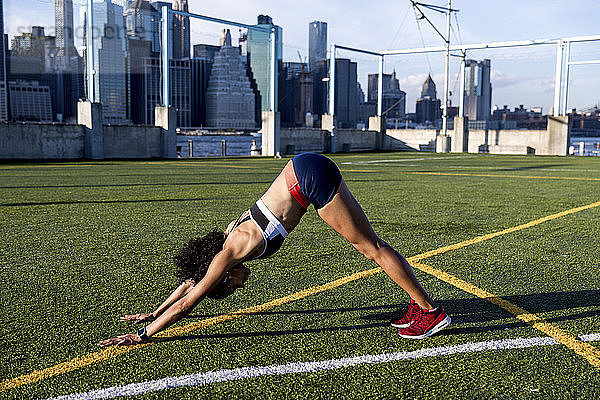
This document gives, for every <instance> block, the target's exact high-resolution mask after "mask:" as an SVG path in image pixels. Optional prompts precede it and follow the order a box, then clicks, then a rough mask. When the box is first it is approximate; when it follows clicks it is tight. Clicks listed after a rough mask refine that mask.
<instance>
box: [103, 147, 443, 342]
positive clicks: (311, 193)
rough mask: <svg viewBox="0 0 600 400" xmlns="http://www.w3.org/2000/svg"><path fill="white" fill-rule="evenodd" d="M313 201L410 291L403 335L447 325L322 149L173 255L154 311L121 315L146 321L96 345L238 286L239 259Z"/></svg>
mask: <svg viewBox="0 0 600 400" xmlns="http://www.w3.org/2000/svg"><path fill="white" fill-rule="evenodd" d="M310 204H313V205H314V207H315V209H316V210H317V213H318V214H319V216H320V217H321V218H322V219H323V220H324V221H325V222H326V223H327V224H329V225H330V226H331V227H332V228H333V229H335V230H336V231H337V232H338V233H339V234H341V235H342V236H343V237H345V238H346V239H347V240H349V241H350V243H352V245H353V246H354V247H355V248H356V249H357V250H358V251H359V252H360V253H362V254H363V255H364V256H365V257H367V258H368V259H370V260H373V261H375V262H376V263H377V264H379V265H380V266H381V267H382V268H383V270H384V271H385V272H386V273H387V274H388V276H389V277H390V278H391V279H392V280H393V281H394V282H396V283H397V284H398V285H399V286H400V287H401V288H402V289H404V290H405V291H406V292H407V293H408V294H409V296H410V299H411V300H410V304H409V307H408V311H407V313H406V314H405V315H404V316H402V317H401V318H399V319H398V320H397V321H394V322H392V326H394V327H397V328H399V334H400V336H402V337H404V338H409V339H423V338H426V337H428V336H430V335H432V334H434V333H436V332H438V331H440V330H441V329H444V328H445V327H447V326H448V325H449V324H450V321H451V320H450V317H449V316H448V315H447V314H446V312H445V311H444V309H443V308H442V307H441V306H437V305H436V304H435V302H434V301H433V299H432V298H431V297H429V295H428V294H427V293H426V292H425V290H424V289H423V288H422V287H421V285H420V284H419V282H418V281H417V278H416V277H415V275H414V273H413V270H412V268H411V267H410V265H409V264H408V262H407V261H406V260H405V259H404V257H402V256H401V255H400V254H398V253H397V252H396V251H395V250H394V249H392V248H391V247H390V245H388V244H387V243H385V242H384V241H383V240H381V239H380V238H379V237H378V236H377V235H376V234H375V232H374V231H373V228H372V227H371V224H370V223H369V221H368V219H367V217H366V216H365V213H364V212H363V210H362V208H361V207H360V205H359V204H358V202H357V201H356V200H355V199H354V197H352V194H351V193H350V191H349V190H348V187H347V186H346V183H345V182H344V180H343V179H342V175H341V174H340V171H339V169H338V168H337V166H336V165H335V164H334V163H333V161H331V160H330V159H328V158H327V157H324V156H322V155H320V154H315V153H304V154H300V155H297V156H295V157H294V158H293V159H292V160H291V161H289V162H288V163H287V165H286V166H285V168H284V169H283V171H282V172H281V173H280V174H279V176H278V177H277V178H276V179H275V181H274V182H273V183H272V184H271V186H270V187H269V189H268V190H267V192H266V193H265V194H264V195H263V196H262V197H261V198H260V200H258V201H257V202H256V204H254V205H253V206H252V207H251V208H250V210H248V211H245V212H244V213H242V215H241V216H240V217H239V218H238V219H237V220H235V221H232V222H231V223H230V224H229V226H228V227H227V230H226V231H225V232H224V233H223V232H217V231H213V232H211V233H209V234H208V235H206V236H205V237H203V238H201V239H192V240H190V241H189V242H188V243H187V244H186V245H185V246H184V247H183V248H182V249H181V251H180V252H179V253H178V254H177V255H176V256H175V264H176V266H177V267H178V270H177V272H176V275H177V276H178V277H179V278H180V279H181V280H182V283H181V285H180V286H179V287H178V288H177V289H175V291H174V292H173V293H172V294H171V295H170V296H169V298H167V300H165V301H164V303H163V304H161V305H160V307H158V308H157V309H156V311H154V312H153V313H151V314H135V315H127V316H125V317H122V318H121V320H123V321H134V323H139V322H151V323H150V324H149V325H147V326H146V327H144V328H141V329H140V330H139V331H138V332H137V334H127V335H121V336H119V337H116V338H112V339H107V340H104V341H102V342H100V343H99V344H100V346H110V345H130V344H136V343H141V342H144V341H147V340H148V339H149V338H150V337H151V336H153V335H154V334H156V333H157V332H160V331H162V330H164V329H165V328H167V327H168V326H169V325H171V324H173V323H175V322H177V321H179V320H180V319H181V318H183V317H185V316H186V315H188V314H189V313H190V311H191V310H192V309H193V308H194V307H195V306H196V305H197V304H198V303H199V302H200V301H201V300H202V299H203V298H204V297H206V296H208V297H214V298H224V297H227V296H229V295H230V294H232V293H233V292H234V291H235V290H236V289H237V288H240V287H243V286H244V283H245V282H246V280H247V279H248V276H249V274H250V271H249V270H248V268H246V267H245V266H243V265H242V263H243V262H245V261H249V260H253V259H256V258H265V257H269V256H271V255H272V254H273V253H275V252H276V251H277V250H278V249H279V247H280V246H281V244H282V243H283V241H284V239H285V238H286V237H287V235H288V233H289V232H291V231H292V230H293V229H294V228H295V227H296V225H298V223H299V222H300V219H301V218H302V216H303V215H304V213H305V212H306V210H307V208H308V207H309V205H310Z"/></svg>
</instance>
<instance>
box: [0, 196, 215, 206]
mask: <svg viewBox="0 0 600 400" xmlns="http://www.w3.org/2000/svg"><path fill="white" fill-rule="evenodd" d="M215 200H220V199H218V198H206V199H148V200H89V201H47V202H40V203H8V204H0V207H29V206H57V205H68V204H114V203H165V202H185V201H215Z"/></svg>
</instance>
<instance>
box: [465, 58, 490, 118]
mask: <svg viewBox="0 0 600 400" xmlns="http://www.w3.org/2000/svg"><path fill="white" fill-rule="evenodd" d="M491 108H492V84H491V82H490V60H489V59H485V60H483V61H477V60H466V61H465V105H464V114H465V117H469V119H470V120H472V121H488V120H489V119H490V113H491Z"/></svg>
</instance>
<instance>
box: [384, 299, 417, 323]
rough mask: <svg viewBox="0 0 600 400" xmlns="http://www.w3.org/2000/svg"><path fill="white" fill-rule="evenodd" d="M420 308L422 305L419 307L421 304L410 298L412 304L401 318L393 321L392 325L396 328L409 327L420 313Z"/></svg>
mask: <svg viewBox="0 0 600 400" xmlns="http://www.w3.org/2000/svg"><path fill="white" fill-rule="evenodd" d="M420 310H421V307H419V305H418V304H417V303H416V302H415V301H414V300H413V299H410V304H409V305H408V310H407V311H406V314H404V316H403V317H400V319H397V320H396V321H393V322H392V324H391V325H392V326H393V327H394V328H408V327H409V326H410V323H411V322H412V321H413V319H415V317H416V316H417V314H419V311H420Z"/></svg>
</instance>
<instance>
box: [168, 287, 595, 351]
mask: <svg viewBox="0 0 600 400" xmlns="http://www.w3.org/2000/svg"><path fill="white" fill-rule="evenodd" d="M503 298H504V299H505V300H508V301H509V302H511V303H513V304H515V305H518V306H519V307H522V308H523V309H524V310H526V311H527V312H530V313H533V314H540V313H548V312H553V311H561V310H563V311H568V310H572V309H576V308H585V307H598V306H600V301H599V299H600V290H581V291H573V292H551V293H533V294H526V295H515V296H506V297H503ZM441 304H442V305H443V307H444V308H445V309H446V311H447V312H448V314H449V315H450V316H451V317H452V321H453V324H452V326H451V327H450V328H448V329H446V330H444V331H442V332H440V333H439V335H456V334H471V333H484V332H493V331H502V330H506V329H514V328H520V327H524V326H527V324H526V323H525V322H521V321H517V322H505V323H500V324H496V325H479V326H477V325H475V326H466V327H461V326H460V325H462V324H478V323H479V324H485V323H490V322H494V321H501V320H507V319H513V318H514V315H513V314H510V313H508V312H507V311H504V310H503V309H501V308H500V307H497V306H495V305H494V304H492V303H489V302H487V301H485V300H483V299H478V298H463V299H452V300H445V301H443V302H441ZM405 308H406V305H399V304H386V305H377V306H370V307H343V308H342V307H340V308H319V309H310V310H285V311H264V312H260V313H255V314H252V315H294V314H322V313H345V312H356V311H379V310H383V311H384V312H374V313H365V314H364V315H362V316H359V317H353V318H352V320H357V319H359V320H363V321H365V320H366V321H381V322H374V323H368V324H359V325H349V326H338V327H324V328H311V329H302V330H282V331H263V332H232V333H225V334H214V335H190V336H185V337H174V338H165V339H160V340H161V341H163V340H164V341H172V340H188V339H208V338H233V337H255V336H280V335H291V334H303V333H318V332H335V331H348V330H357V329H369V328H379V327H388V326H389V323H390V321H392V320H393V319H395V318H397V317H398V316H399V315H400V314H401V313H402V312H404V310H405ZM599 315H600V309H597V310H589V311H582V312H578V313H575V314H568V315H561V316H555V317H548V318H544V319H545V320H546V321H547V322H549V323H553V322H562V321H572V320H579V319H583V318H591V317H596V316H599ZM214 316H215V315H192V316H188V317H187V318H193V319H204V318H210V317H214ZM157 340H158V339H157Z"/></svg>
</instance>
